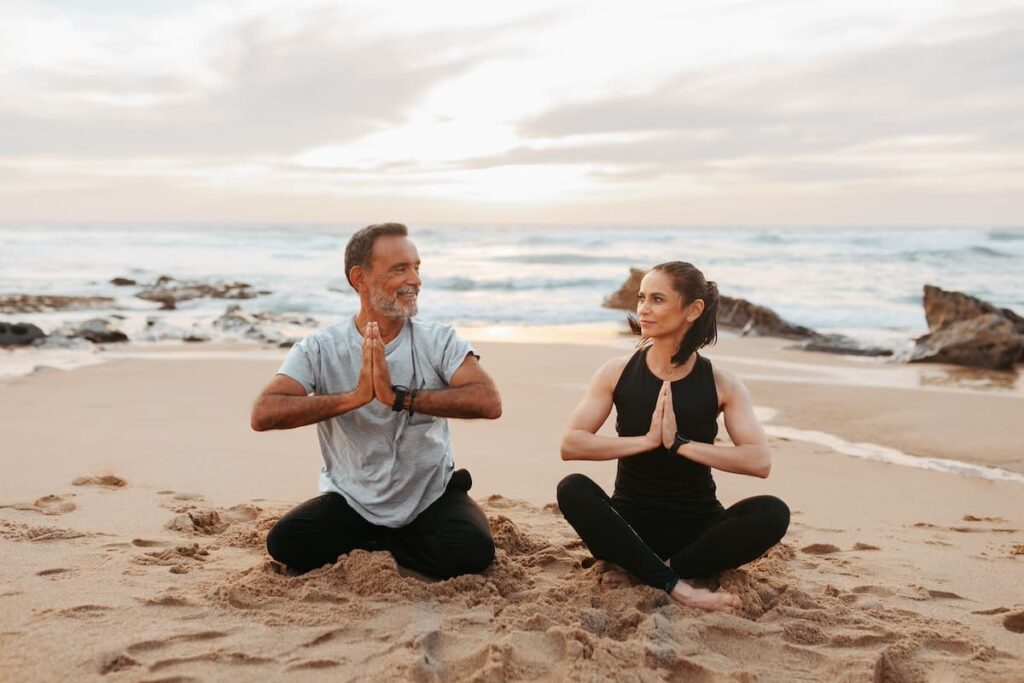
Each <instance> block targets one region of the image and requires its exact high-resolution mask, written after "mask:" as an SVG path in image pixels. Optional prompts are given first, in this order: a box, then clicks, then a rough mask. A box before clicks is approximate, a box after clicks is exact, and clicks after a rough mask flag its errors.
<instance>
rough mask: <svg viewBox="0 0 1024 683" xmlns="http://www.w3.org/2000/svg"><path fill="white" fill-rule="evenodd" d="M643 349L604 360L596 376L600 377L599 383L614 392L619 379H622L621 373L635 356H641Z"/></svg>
mask: <svg viewBox="0 0 1024 683" xmlns="http://www.w3.org/2000/svg"><path fill="white" fill-rule="evenodd" d="M642 354H643V350H642V349H641V350H640V351H636V352H634V353H631V354H629V355H628V356H616V357H615V358H612V359H610V360H608V361H606V362H605V364H604V365H602V366H601V367H600V368H599V369H598V371H597V377H598V378H599V379H600V381H601V384H602V385H604V386H605V387H607V389H608V390H609V391H611V392H614V391H615V389H616V388H617V387H618V385H619V381H620V380H621V379H622V375H623V373H624V372H625V371H626V368H627V367H628V366H629V364H630V363H631V362H634V361H635V359H636V358H638V357H640V356H642Z"/></svg>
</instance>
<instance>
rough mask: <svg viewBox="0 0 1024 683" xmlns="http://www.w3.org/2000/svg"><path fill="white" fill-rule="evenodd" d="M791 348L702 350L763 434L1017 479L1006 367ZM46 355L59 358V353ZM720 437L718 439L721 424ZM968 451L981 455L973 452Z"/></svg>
mask: <svg viewBox="0 0 1024 683" xmlns="http://www.w3.org/2000/svg"><path fill="white" fill-rule="evenodd" d="M458 329H459V332H460V333H461V334H463V335H464V336H466V337H467V338H468V339H470V340H471V341H472V342H473V343H474V344H483V345H484V346H485V347H486V346H491V345H495V346H499V347H501V346H523V347H526V348H530V349H536V348H538V347H545V346H546V347H563V348H567V349H572V348H574V347H578V348H579V349H581V350H586V351H587V353H588V354H590V353H594V354H596V357H597V358H601V357H602V356H601V355H600V354H602V353H603V354H605V355H604V356H603V357H605V358H608V357H612V356H614V355H617V354H622V355H625V354H629V353H631V352H632V350H633V349H634V344H635V337H633V336H631V335H628V334H624V333H622V331H621V326H619V325H617V324H607V323H585V324H574V325H562V326H550V325H538V326H478V327H466V326H460V327H458ZM791 345H792V343H791V342H790V341H788V340H783V339H774V338H756V337H755V338H745V337H739V336H737V335H735V334H730V333H725V334H721V335H720V338H719V341H718V344H716V345H715V346H712V347H708V348H707V349H705V350H704V352H705V353H706V354H707V356H708V357H709V358H711V359H712V361H714V362H719V363H721V364H722V366H723V367H725V368H727V369H729V370H731V371H733V372H735V373H736V374H737V375H738V376H739V377H740V378H741V379H742V380H743V381H744V383H745V384H746V385H747V386H748V388H750V390H751V393H752V396H753V399H754V403H755V406H756V407H757V409H758V411H759V413H760V414H761V417H762V420H761V421H762V423H763V424H764V426H765V429H766V431H767V432H769V434H771V435H772V436H775V437H779V438H783V439H792V440H797V441H803V442H806V443H809V444H816V445H818V446H824V447H825V448H827V449H828V450H829V452H831V453H833V454H836V455H843V456H846V457H857V458H864V459H868V460H876V461H880V462H888V463H890V464H895V465H899V466H904V467H916V468H921V469H927V470H933V471H940V472H948V473H954V474H958V475H961V476H969V477H980V478H983V479H992V480H999V481H1010V482H1014V483H1024V454H1021V453H1020V452H1019V444H1020V443H1024V429H1022V428H1017V429H1016V431H1014V429H1013V424H1014V423H1013V416H1014V415H1015V414H1016V412H1017V411H1019V410H1020V409H1021V408H1024V403H1018V401H1024V382H1022V381H1021V380H1020V377H1019V375H1017V374H1016V373H1015V374H1014V375H1013V376H1012V377H1005V378H1003V379H1004V383H1003V384H1002V385H1000V384H995V383H994V382H993V381H992V377H994V376H995V377H1002V376H1003V375H1008V374H1009V373H993V372H991V371H984V370H971V369H967V368H960V367H956V366H943V365H938V364H929V365H927V366H926V365H920V364H914V365H909V364H903V363H893V362H891V361H886V360H882V359H866V358H859V357H842V356H838V357H837V356H835V355H833V354H826V353H820V352H813V351H803V350H800V349H794V348H787V347H789V346H791ZM47 353H53V354H55V355H56V356H57V357H59V358H60V357H64V356H63V353H64V352H60V351H53V352H49V351H47ZM286 353H287V349H283V348H277V347H270V346H268V345H265V344H258V343H254V342H245V341H213V342H203V343H184V342H131V343H129V344H125V345H107V346H106V347H105V348H103V349H102V350H99V351H92V352H91V353H88V354H87V355H86V356H84V360H85V362H83V363H82V364H80V365H69V366H68V367H65V368H60V367H57V368H54V367H49V364H46V365H44V366H43V367H40V368H37V369H35V370H34V371H32V372H31V373H29V374H27V375H20V376H15V377H10V376H8V377H6V378H5V377H4V376H3V374H2V373H0V387H2V386H3V385H4V384H21V383H23V382H25V381H26V380H30V379H31V378H33V377H37V376H39V375H40V373H44V372H46V371H48V370H49V371H53V370H57V371H60V372H67V371H71V370H84V369H87V368H90V367H92V368H95V367H96V366H97V365H104V364H111V363H114V364H119V363H124V362H129V363H130V362H137V361H142V362H145V361H156V360H159V361H164V362H169V361H178V362H183V363H189V362H200V361H201V362H213V361H251V362H263V363H268V364H270V365H271V366H272V367H274V368H276V364H277V363H279V362H280V361H281V360H282V359H283V358H284V356H285V354H286ZM542 353H543V351H542ZM486 362H487V359H486V358H484V363H485V364H486ZM598 365H599V363H597V364H595V365H594V368H596V367H597V366H598ZM2 368H3V364H2V363H0V369H2ZM592 372H593V369H592V368H591V369H588V370H587V372H586V373H584V374H583V375H581V376H579V377H576V378H574V379H573V383H574V384H575V385H576V386H577V387H578V390H579V395H582V392H583V389H584V388H585V386H586V383H587V382H588V381H589V378H590V374H588V373H592ZM1011 380H1012V384H1011V383H1010V381H1011ZM879 393H883V394H886V395H888V396H895V397H897V399H896V401H895V404H897V405H904V404H906V403H908V402H910V403H913V402H917V403H921V402H924V403H927V404H929V406H932V408H934V409H935V410H940V411H941V412H942V413H946V414H948V413H950V412H955V413H957V414H958V415H957V419H958V420H963V419H965V420H966V422H967V423H968V424H967V425H966V426H963V427H962V428H958V429H950V425H949V424H948V422H946V421H942V420H939V421H938V422H937V423H935V424H933V420H932V415H931V408H929V407H928V406H924V407H923V408H921V409H919V410H916V411H911V413H912V414H911V415H910V416H909V419H908V414H907V411H905V410H902V409H901V410H900V414H899V415H898V416H894V419H893V420H886V419H885V417H884V416H880V415H878V414H877V411H876V410H875V408H874V401H873V395H874V394H879ZM882 403H885V401H884V400H883V401H882ZM972 406H977V407H972ZM566 414H568V413H566ZM896 422H898V423H899V424H898V425H896V424H895V423H896ZM886 423H892V424H893V425H894V428H893V429H880V426H882V425H884V424H886ZM972 423H973V426H972ZM897 426H898V428H896V427H897ZM1000 427H1005V429H1000ZM962 431H963V432H968V433H981V434H985V437H984V438H982V439H981V440H980V442H978V444H980V445H978V444H974V447H973V448H972V450H971V451H970V453H969V454H965V453H964V452H963V450H962V449H963V446H964V444H963V441H962V439H961V432H962ZM1018 432H1019V433H1018ZM720 434H722V435H724V434H725V431H724V424H722V422H721V419H720ZM1000 434H1002V435H1003V436H1000ZM880 436H882V437H884V438H879V437H880ZM979 451H981V452H984V453H985V457H979V456H978V455H976V454H977V453H978V452H979ZM972 456H973V457H972Z"/></svg>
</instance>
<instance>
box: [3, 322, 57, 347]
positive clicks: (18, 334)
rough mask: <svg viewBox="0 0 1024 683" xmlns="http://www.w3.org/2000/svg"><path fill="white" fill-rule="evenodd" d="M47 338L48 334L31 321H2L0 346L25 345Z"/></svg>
mask: <svg viewBox="0 0 1024 683" xmlns="http://www.w3.org/2000/svg"><path fill="white" fill-rule="evenodd" d="M45 338H46V334H45V333H44V332H43V331H42V330H41V329H39V328H38V327H36V326H35V325H33V324H31V323H4V322H0V346H24V345H26V344H31V343H32V342H34V341H35V340H37V339H45Z"/></svg>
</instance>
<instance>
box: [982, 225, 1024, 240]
mask: <svg viewBox="0 0 1024 683" xmlns="http://www.w3.org/2000/svg"><path fill="white" fill-rule="evenodd" d="M988 238H989V239H990V240H993V241H995V242H1022V241H1024V228H1002V229H999V230H989V231H988Z"/></svg>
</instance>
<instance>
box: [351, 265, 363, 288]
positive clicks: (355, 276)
mask: <svg viewBox="0 0 1024 683" xmlns="http://www.w3.org/2000/svg"><path fill="white" fill-rule="evenodd" d="M348 279H349V282H350V283H352V288H353V289H354V290H356V292H361V291H362V288H363V286H364V285H365V284H366V271H365V270H363V267H362V266H352V269H351V270H349V271H348Z"/></svg>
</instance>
